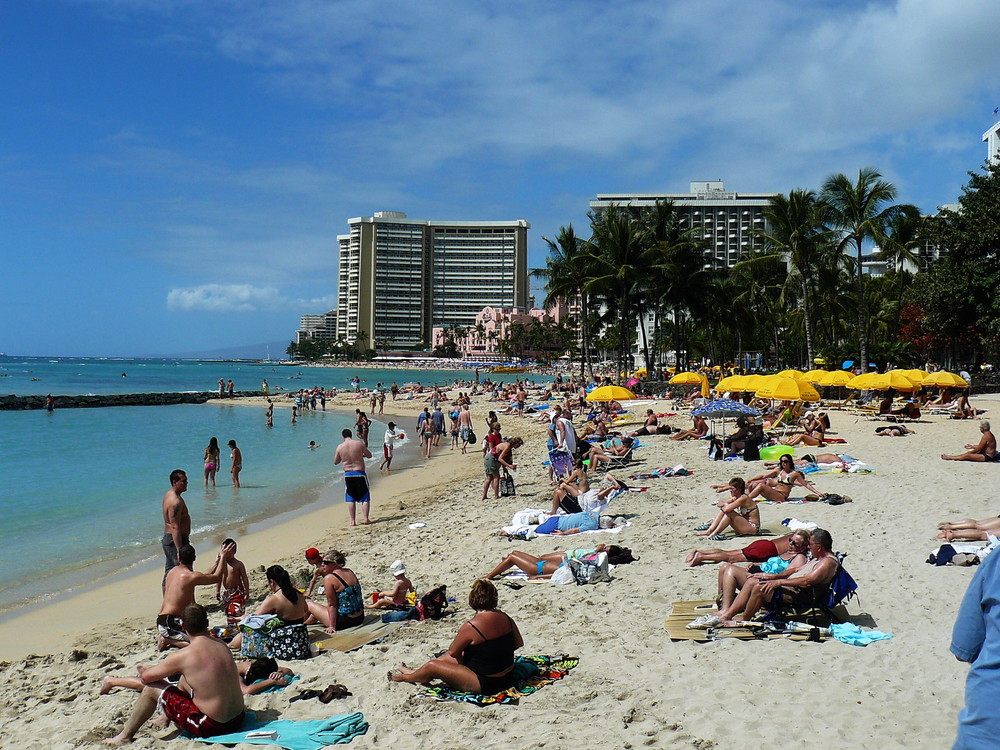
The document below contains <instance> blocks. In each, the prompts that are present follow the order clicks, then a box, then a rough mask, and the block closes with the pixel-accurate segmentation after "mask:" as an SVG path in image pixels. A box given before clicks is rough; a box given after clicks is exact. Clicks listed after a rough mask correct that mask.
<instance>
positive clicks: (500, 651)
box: [386, 580, 524, 695]
mask: <svg viewBox="0 0 1000 750" xmlns="http://www.w3.org/2000/svg"><path fill="white" fill-rule="evenodd" d="M498 598H499V597H498V596H497V590H496V587H495V586H494V585H493V584H492V583H490V582H489V581H483V580H479V581H476V582H475V583H473V584H472V591H471V592H470V593H469V606H470V607H472V609H474V610H475V611H476V614H475V616H474V617H473V618H472V619H471V620H469V621H468V622H466V623H465V624H464V625H462V627H460V628H459V629H458V633H457V634H456V635H455V640H453V641H452V642H451V645H450V646H449V647H448V651H447V652H446V653H445V654H443V655H441V656H440V657H438V658H437V659H431V660H430V661H429V662H427V663H426V664H424V665H423V666H422V667H419V668H417V669H410V668H409V667H407V666H406V665H405V664H403V665H400V666H399V667H398V668H396V669H393V670H391V671H390V672H389V673H388V674H387V675H386V677H387V678H388V679H389V681H390V682H414V683H420V684H426V683H428V682H430V681H431V680H435V679H437V680H441V681H442V682H444V683H446V684H447V685H448V686H449V687H451V688H453V689H455V690H467V691H469V692H473V693H480V694H483V695H496V694H497V693H500V692H503V691H504V690H506V689H508V688H509V687H511V686H512V685H513V684H514V682H515V675H514V652H515V651H516V650H517V649H519V648H521V646H523V645H524V640H523V639H522V638H521V632H520V631H519V630H518V629H517V623H515V622H514V620H512V619H511V618H510V616H509V615H507V614H505V613H504V612H502V611H501V610H499V609H497V604H498Z"/></svg>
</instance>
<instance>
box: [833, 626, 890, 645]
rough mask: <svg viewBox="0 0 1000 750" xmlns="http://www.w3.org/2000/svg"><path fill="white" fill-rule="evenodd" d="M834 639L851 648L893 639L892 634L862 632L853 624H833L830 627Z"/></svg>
mask: <svg viewBox="0 0 1000 750" xmlns="http://www.w3.org/2000/svg"><path fill="white" fill-rule="evenodd" d="M830 632H831V633H832V634H833V637H834V638H836V639H837V640H838V641H840V642H841V643H846V644H848V645H851V646H867V645H868V644H869V643H874V642H875V641H885V640H888V639H889V638H892V633H883V632H881V631H878V630H862V629H861V628H859V627H858V626H857V625H855V624H854V623H853V622H845V623H837V622H835V623H833V624H832V625H831V626H830Z"/></svg>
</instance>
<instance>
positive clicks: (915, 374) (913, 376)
mask: <svg viewBox="0 0 1000 750" xmlns="http://www.w3.org/2000/svg"><path fill="white" fill-rule="evenodd" d="M900 372H901V373H903V374H904V375H905V376H906V377H908V378H909V379H910V380H912V381H913V382H914V383H923V382H924V378H926V377H927V376H928V375H930V373H929V372H927V370H921V369H919V368H917V369H914V370H900Z"/></svg>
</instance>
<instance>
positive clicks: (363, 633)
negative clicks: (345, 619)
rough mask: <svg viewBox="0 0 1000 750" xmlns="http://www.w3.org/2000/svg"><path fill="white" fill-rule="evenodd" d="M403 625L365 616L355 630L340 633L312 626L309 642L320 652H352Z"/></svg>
mask: <svg viewBox="0 0 1000 750" xmlns="http://www.w3.org/2000/svg"><path fill="white" fill-rule="evenodd" d="M402 624H403V623H401V622H382V618H381V616H380V615H366V616H365V621H364V622H363V623H362V624H361V625H358V627H356V628H348V629H347V630H342V631H340V632H337V633H334V634H333V635H331V634H330V633H325V632H323V626H322V625H312V626H310V627H309V641H310V642H311V643H314V644H315V645H316V646H318V647H319V649H320V650H321V651H343V652H344V653H347V652H348V651H353V650H354V649H356V648H361V647H362V646H364V645H365V644H366V643H371V642H372V641H377V640H378V639H379V638H384V637H385V636H387V635H388V634H389V633H391V632H392V631H394V630H395V629H396V628H398V627H399V626H400V625H402Z"/></svg>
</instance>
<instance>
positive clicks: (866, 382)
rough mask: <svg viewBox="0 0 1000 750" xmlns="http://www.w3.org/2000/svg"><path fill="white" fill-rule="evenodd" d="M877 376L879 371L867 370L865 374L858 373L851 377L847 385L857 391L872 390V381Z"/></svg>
mask: <svg viewBox="0 0 1000 750" xmlns="http://www.w3.org/2000/svg"><path fill="white" fill-rule="evenodd" d="M877 377H878V373H877V372H866V373H864V374H863V375H856V376H855V377H853V378H851V379H850V380H848V381H847V382H846V383H845V385H846V386H847V387H848V388H851V389H852V390H855V391H868V390H871V387H872V381H873V380H875V378H877Z"/></svg>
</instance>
